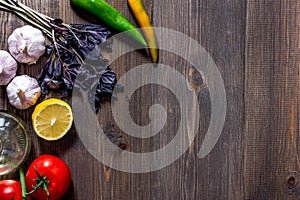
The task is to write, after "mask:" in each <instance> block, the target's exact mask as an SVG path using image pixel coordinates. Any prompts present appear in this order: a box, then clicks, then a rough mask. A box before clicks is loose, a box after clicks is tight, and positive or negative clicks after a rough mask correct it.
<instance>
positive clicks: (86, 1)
mask: <svg viewBox="0 0 300 200" xmlns="http://www.w3.org/2000/svg"><path fill="white" fill-rule="evenodd" d="M71 3H72V4H73V5H75V6H77V7H79V8H81V9H83V10H85V11H88V12H90V13H92V14H94V15H96V16H97V17H99V18H100V19H101V20H103V21H104V22H105V23H107V25H109V26H110V27H111V28H113V29H115V30H117V31H119V32H123V31H128V34H129V35H130V36H131V37H132V38H133V39H135V40H136V41H138V42H139V43H141V44H142V45H143V46H144V47H146V46H147V43H146V41H145V39H144V37H143V36H142V34H141V33H140V32H139V31H138V30H137V29H136V27H135V26H134V25H133V24H132V23H130V22H129V21H128V20H127V19H126V18H125V17H124V16H123V15H122V14H121V13H119V12H118V11H117V10H116V9H115V8H113V7H112V6H111V5H110V4H109V3H107V2H106V1H104V0H71Z"/></svg>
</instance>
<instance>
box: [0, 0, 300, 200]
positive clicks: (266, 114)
mask: <svg viewBox="0 0 300 200" xmlns="http://www.w3.org/2000/svg"><path fill="white" fill-rule="evenodd" d="M21 2H24V3H25V4H26V5H28V6H30V7H32V8H33V9H35V10H37V11H40V12H42V13H44V14H47V15H49V16H52V17H57V18H62V19H63V20H64V21H65V22H66V23H74V22H85V21H91V22H95V23H99V21H98V20H96V19H95V18H93V17H89V16H87V15H86V14H85V15H84V14H83V13H80V12H74V10H73V8H71V6H70V2H69V1H68V0H43V1H38V0H35V1H32V0H31V1H29V0H23V1H21ZM108 2H109V3H111V4H112V5H113V6H114V7H116V8H117V9H118V10H119V11H120V12H122V13H123V14H124V15H125V16H126V17H128V18H129V19H130V20H131V21H132V22H134V19H133V17H132V14H131V13H130V11H129V8H128V6H127V2H126V1H125V0H124V1H113V0H108ZM144 3H145V6H146V8H147V10H148V11H149V13H150V14H151V18H152V21H153V24H154V25H155V26H157V27H164V28H169V29H173V30H176V31H180V32H182V33H185V34H187V35H188V36H190V37H191V38H193V39H194V40H197V41H198V42H199V43H200V44H201V45H202V46H203V47H204V48H205V49H206V50H207V51H208V53H209V54H210V55H211V57H212V58H213V60H214V61H215V63H216V65H217V67H218V69H219V71H220V72H221V75H222V77H223V80H224V83H225V88H226V94H227V116H226V121H225V126H224V129H223V132H222V135H221V137H220V139H219V141H218V143H217V144H216V146H215V147H214V149H213V150H212V151H211V153H210V154H209V155H208V156H206V157H205V158H203V159H199V158H198V156H197V153H198V151H199V147H200V146H201V144H202V141H203V138H204V136H205V133H206V131H207V128H208V125H209V121H210V113H211V108H210V107H211V104H210V98H209V91H208V90H207V88H206V87H205V83H199V84H198V85H200V86H201V89H200V90H198V91H199V93H198V99H199V102H200V122H199V125H200V127H199V131H198V134H197V136H196V138H195V141H194V143H193V144H192V145H191V147H190V149H189V150H188V151H187V152H186V153H185V154H184V155H183V156H181V157H180V158H179V159H178V160H177V161H176V162H174V163H172V164H171V165H169V166H168V167H166V168H164V169H161V170H159V171H156V172H151V173H143V174H133V173H125V172H120V171H117V170H114V169H111V168H110V167H109V166H104V165H103V164H101V163H100V162H99V161H97V160H96V159H94V158H93V156H91V155H90V154H89V152H88V151H87V150H86V148H85V147H84V146H83V144H82V142H81V140H80V138H79V137H78V135H77V133H76V129H75V128H74V127H73V128H72V130H71V131H70V133H68V135H67V136H65V137H64V138H62V139H61V140H59V141H56V142H47V141H44V140H42V139H39V138H38V137H37V136H36V135H35V134H34V132H33V130H32V126H31V125H30V124H31V121H30V117H31V113H32V111H33V108H30V109H29V110H26V111H20V110H16V109H15V108H13V107H12V106H10V105H9V104H8V100H7V98H6V94H5V88H4V87H1V88H0V108H1V109H7V110H10V111H11V112H13V113H16V114H18V115H19V116H20V117H21V118H23V119H24V120H25V121H26V122H27V123H28V125H29V128H30V132H31V136H32V138H33V149H32V152H31V154H30V157H29V159H28V161H27V165H28V163H30V162H31V161H32V160H33V159H34V158H35V157H36V156H38V155H40V154H53V155H57V156H59V157H60V158H62V159H63V160H65V161H66V163H68V165H69V166H70V168H71V171H72V185H71V187H70V189H69V190H68V193H67V194H66V195H65V197H64V198H63V199H74V200H92V199H94V200H99V199H105V200H106V199H122V200H123V199H124V200H125V199H128V200H140V199H143V200H148V199H149V200H150V199H152V200H164V199H170V200H171V199H172V200H174V199H188V200H190V199H203V200H216V199H230V200H233V199H236V200H241V199H245V200H246V199H247V200H266V199H271V200H275V199H278V200H283V199H284V200H286V199H300V174H299V173H300V160H299V152H300V147H299V145H298V144H299V143H300V135H299V131H300V104H299V100H300V99H299V98H300V82H299V80H300V78H299V77H300V70H299V69H300V59H299V56H300V54H299V47H300V36H299V34H300V2H299V1H297V0H289V1H287V0H248V1H247V0H186V1H177V0H164V1H150V0H144ZM99 12H101V11H99ZM0 19H1V20H0V27H1V32H0V36H1V41H0V44H1V49H7V38H8V36H9V34H10V33H11V32H12V31H13V30H14V29H15V28H17V27H20V26H22V25H24V22H23V21H21V20H20V19H18V18H17V17H16V16H14V15H12V14H9V13H6V12H2V11H1V12H0ZM160 58H161V59H160V62H161V63H163V64H166V65H169V66H171V67H172V68H174V69H176V70H178V71H179V72H181V73H182V74H183V75H184V76H185V77H187V78H188V79H189V80H191V81H193V74H195V73H194V69H193V67H191V66H190V65H189V64H188V63H187V62H186V61H184V60H183V59H180V58H179V57H178V56H176V55H173V54H171V53H169V52H165V51H161V55H160ZM44 61H45V58H43V59H41V60H40V61H39V62H38V63H37V65H36V66H24V65H20V67H19V71H18V73H19V74H24V73H26V74H29V75H31V76H35V77H37V76H38V75H39V72H40V69H41V66H42V63H43V62H44ZM147 62H149V58H147V57H146V56H145V55H143V54H141V53H140V52H136V51H135V52H131V53H129V54H126V55H125V56H122V57H120V58H119V59H118V60H117V61H115V62H114V63H113V64H112V65H111V68H113V69H114V70H115V71H116V72H117V74H118V77H120V76H121V75H122V74H124V73H125V72H127V71H128V70H129V69H131V68H132V66H137V65H140V64H143V63H147ZM201 84H203V85H201ZM149 96H150V98H148V97H149ZM145 97H147V98H145ZM130 102H131V106H130V108H131V114H132V118H133V119H134V120H135V121H136V123H137V124H139V125H147V124H148V123H149V122H150V121H149V115H148V113H149V112H148V110H149V107H150V106H151V105H152V104H154V103H159V104H161V105H163V106H164V107H165V109H166V110H167V112H168V120H167V124H166V125H165V127H164V128H163V130H162V131H161V132H160V134H158V135H156V136H154V137H152V138H151V139H144V140H141V139H136V138H133V137H130V136H129V135H127V134H125V133H123V132H122V131H120V130H118V132H120V135H122V137H123V139H124V141H125V142H126V143H127V151H135V152H149V151H153V150H156V149H159V148H162V147H163V146H164V145H166V144H167V143H168V142H169V141H170V140H171V139H172V138H173V137H174V135H175V133H176V131H177V129H178V124H177V120H176V119H177V118H178V117H179V116H178V115H180V112H179V111H178V109H177V108H178V102H177V101H174V96H173V95H172V93H171V92H170V91H168V90H167V89H166V88H164V87H161V86H157V85H147V86H144V87H141V88H140V89H139V90H137V91H136V93H135V94H134V95H133V97H132V99H131V101H130ZM101 109H102V110H101V112H100V114H99V121H101V124H102V125H103V127H108V128H109V127H111V126H114V123H115V122H114V119H113V117H112V115H111V110H110V103H109V102H106V103H103V104H102V108H101ZM116 129H118V128H117V127H116ZM12 176H13V177H17V175H12ZM4 178H7V177H4ZM0 199H1V198H0Z"/></svg>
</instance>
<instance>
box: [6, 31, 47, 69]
mask: <svg viewBox="0 0 300 200" xmlns="http://www.w3.org/2000/svg"><path fill="white" fill-rule="evenodd" d="M45 41H46V39H45V37H44V36H43V33H42V32H41V31H40V30H39V29H37V28H34V27H32V26H29V25H26V26H23V27H21V28H17V29H16V30H14V31H13V33H12V34H11V35H10V36H9V38H8V49H9V52H10V53H11V55H12V56H13V57H14V58H15V59H16V60H17V61H18V62H19V63H25V64H28V65H31V64H35V63H36V61H37V60H38V59H39V58H40V57H41V56H42V55H43V54H44V53H45V49H46V45H45Z"/></svg>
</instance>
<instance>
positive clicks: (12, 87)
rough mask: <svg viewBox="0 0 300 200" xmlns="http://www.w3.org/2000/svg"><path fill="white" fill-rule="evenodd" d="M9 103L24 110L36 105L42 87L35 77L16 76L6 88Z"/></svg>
mask: <svg viewBox="0 0 300 200" xmlns="http://www.w3.org/2000/svg"><path fill="white" fill-rule="evenodd" d="M6 93H7V96H8V100H9V103H10V104H11V105H13V106H15V107H16V108H18V109H21V110H24V109H27V108H29V107H30V106H32V105H34V104H35V103H36V101H37V100H38V98H39V97H40V95H41V88H40V86H39V84H38V82H37V80H36V79H35V78H31V77H30V76H27V75H22V76H16V77H15V78H14V79H13V80H12V81H11V82H10V84H9V85H8V86H7V88H6Z"/></svg>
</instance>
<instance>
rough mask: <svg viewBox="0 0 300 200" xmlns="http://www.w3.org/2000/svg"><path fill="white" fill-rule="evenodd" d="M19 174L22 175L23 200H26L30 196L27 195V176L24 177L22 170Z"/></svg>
mask: <svg viewBox="0 0 300 200" xmlns="http://www.w3.org/2000/svg"><path fill="white" fill-rule="evenodd" d="M19 174H20V183H21V189H22V200H26V199H27V195H28V194H27V193H26V184H25V175H24V170H23V169H22V168H20V169H19Z"/></svg>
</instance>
